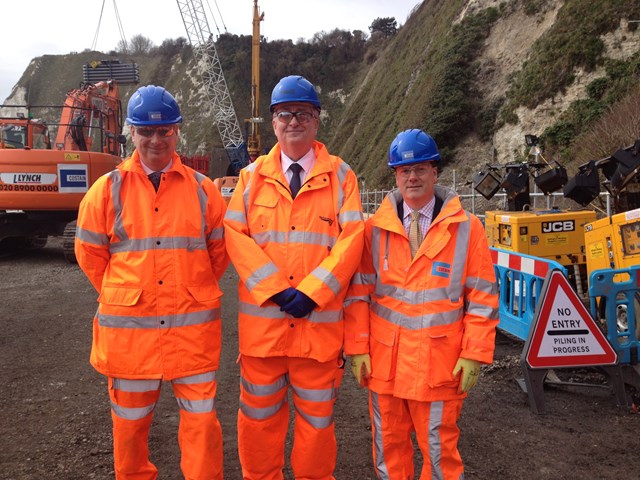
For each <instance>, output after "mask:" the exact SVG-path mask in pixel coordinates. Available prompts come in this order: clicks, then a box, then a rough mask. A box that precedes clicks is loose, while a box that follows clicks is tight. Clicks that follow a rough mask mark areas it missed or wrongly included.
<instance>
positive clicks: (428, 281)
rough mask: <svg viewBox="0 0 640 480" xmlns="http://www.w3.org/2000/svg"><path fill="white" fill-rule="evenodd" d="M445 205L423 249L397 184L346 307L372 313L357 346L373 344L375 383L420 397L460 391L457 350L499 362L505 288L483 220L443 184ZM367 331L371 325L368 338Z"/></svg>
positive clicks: (360, 349)
mask: <svg viewBox="0 0 640 480" xmlns="http://www.w3.org/2000/svg"><path fill="white" fill-rule="evenodd" d="M436 196H438V197H439V198H441V199H442V200H443V202H444V203H443V206H442V210H441V211H440V213H439V214H438V216H437V218H435V219H434V220H433V222H432V224H431V226H430V227H429V230H428V231H427V234H426V237H425V240H424V241H423V242H422V244H421V245H420V249H419V250H418V252H417V254H416V256H415V258H413V259H411V253H410V249H409V239H408V237H407V234H406V231H405V229H404V227H403V225H402V222H401V220H400V219H399V218H398V213H397V205H398V202H401V201H402V197H401V195H400V192H399V191H398V190H394V191H393V192H391V193H390V194H389V195H388V196H387V197H386V198H385V200H384V202H383V203H382V205H381V206H380V208H379V209H378V211H377V212H376V213H375V215H373V216H372V217H371V218H370V219H369V220H368V221H367V224H366V229H365V253H364V255H363V260H362V263H361V266H360V267H359V269H358V272H357V273H356V274H355V275H354V277H353V280H352V284H351V286H350V289H349V294H348V296H347V298H346V300H345V304H346V305H347V306H346V309H345V317H346V319H347V320H349V319H351V318H353V319H357V318H368V319H369V322H370V323H369V328H368V329H367V328H365V329H362V330H360V331H356V332H353V336H354V337H357V338H359V339H361V342H360V344H359V345H356V346H354V347H353V348H352V349H353V353H366V351H367V350H369V352H370V354H371V361H372V366H371V368H372V377H371V379H370V381H369V387H370V388H371V390H372V391H375V392H378V393H384V394H392V395H395V396H397V397H401V398H407V399H411V400H419V401H435V400H447V399H451V398H457V397H460V395H458V393H457V386H458V378H455V379H454V378H453V375H452V371H453V368H454V366H455V364H456V361H457V360H458V358H459V357H463V358H467V359H471V360H477V361H479V362H481V363H491V361H492V359H493V351H494V340H495V327H496V324H497V322H498V321H497V313H498V312H497V307H498V296H497V289H496V284H495V276H494V270H493V264H492V261H491V256H490V253H489V248H488V245H487V240H486V237H485V233H484V229H483V227H482V224H481V223H480V220H478V218H477V217H475V216H473V215H471V214H469V213H467V212H465V211H464V210H463V209H462V206H461V204H460V200H459V197H458V196H457V195H456V194H455V192H453V191H452V190H450V189H448V188H444V187H441V186H436ZM367 333H369V334H370V338H369V339H368V340H369V341H368V342H367V341H366V340H362V339H366V338H367Z"/></svg>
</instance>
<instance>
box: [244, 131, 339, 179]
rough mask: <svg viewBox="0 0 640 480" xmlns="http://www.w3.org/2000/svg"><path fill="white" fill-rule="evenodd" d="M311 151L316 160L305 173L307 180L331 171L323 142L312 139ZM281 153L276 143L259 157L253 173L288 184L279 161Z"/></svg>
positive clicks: (278, 144) (327, 153)
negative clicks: (264, 154)
mask: <svg viewBox="0 0 640 480" xmlns="http://www.w3.org/2000/svg"><path fill="white" fill-rule="evenodd" d="M313 152H314V154H315V156H316V161H315V163H314V165H313V168H312V169H311V171H310V172H309V173H308V174H307V180H308V179H310V178H311V177H314V176H316V175H320V174H322V173H326V172H330V171H331V161H330V159H329V152H328V151H327V148H326V147H325V146H324V144H322V143H320V142H318V141H317V140H314V142H313ZM281 153H282V150H281V148H280V143H276V144H275V146H274V147H273V148H272V149H271V151H270V152H269V153H268V154H267V155H266V156H264V157H261V160H258V161H256V163H257V165H256V170H255V173H256V174H259V175H263V176H265V177H271V178H274V179H276V180H278V181H279V182H280V183H282V184H283V185H286V184H288V182H287V180H286V178H285V176H284V173H283V172H282V163H281V162H280V154H281Z"/></svg>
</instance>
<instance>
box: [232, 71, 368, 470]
mask: <svg viewBox="0 0 640 480" xmlns="http://www.w3.org/2000/svg"><path fill="white" fill-rule="evenodd" d="M271 112H272V114H273V119H272V125H273V129H274V132H275V134H276V137H277V139H278V143H277V144H276V145H275V147H273V149H272V150H271V151H270V152H269V153H268V154H267V155H264V156H261V157H259V158H258V159H257V160H256V161H255V162H254V163H252V164H251V165H249V166H248V167H245V168H244V169H243V170H242V171H241V172H240V179H239V181H238V185H237V187H236V189H235V191H234V194H233V196H232V198H231V201H230V202H229V207H228V209H227V214H226V217H225V221H224V224H225V237H226V241H227V249H228V251H229V255H230V256H231V259H232V262H233V264H234V265H235V267H236V270H237V271H238V275H239V277H240V284H239V297H240V305H239V336H240V374H241V385H240V411H239V412H238V450H239V454H240V462H241V464H242V472H243V478H245V479H251V480H258V479H261V480H267V479H269V480H270V479H281V478H283V473H282V469H283V466H284V444H285V437H286V435H287V429H288V422H289V407H288V401H287V398H288V391H289V387H291V389H292V391H293V402H294V405H295V428H294V440H293V451H292V454H291V465H292V468H293V472H294V475H295V477H296V478H314V479H318V480H322V479H331V478H333V470H334V469H335V462H336V440H335V433H334V424H333V407H334V403H335V399H336V394H337V391H338V388H339V386H340V381H341V380H342V373H343V370H342V368H341V367H342V364H343V361H342V351H343V344H344V345H345V346H346V344H347V341H345V340H343V337H344V336H345V328H346V326H345V322H344V320H343V315H342V306H343V305H342V302H343V299H344V296H345V293H346V289H347V287H348V285H349V280H350V279H351V276H352V275H353V273H354V272H355V270H356V268H357V266H358V263H359V261H360V255H361V254H362V248H363V244H364V240H363V231H364V223H363V219H362V209H361V205H360V194H359V192H358V183H357V178H356V175H355V174H354V173H353V171H352V170H351V168H349V166H348V165H347V164H346V163H345V162H343V161H342V160H341V159H340V158H338V157H336V156H333V155H330V154H329V152H328V151H327V149H326V148H325V146H324V145H323V144H322V143H320V142H318V141H316V140H315V135H316V132H317V130H318V125H319V119H318V115H319V113H320V101H319V99H318V95H317V93H316V90H315V88H314V86H313V85H312V84H311V83H310V82H309V81H308V80H306V79H305V78H303V77H300V76H288V77H285V78H283V79H281V80H280V82H279V83H278V84H277V85H276V87H275V88H274V90H273V93H272V95H271ZM347 353H349V352H348V350H347Z"/></svg>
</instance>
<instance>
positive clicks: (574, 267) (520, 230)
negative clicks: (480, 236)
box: [473, 135, 596, 297]
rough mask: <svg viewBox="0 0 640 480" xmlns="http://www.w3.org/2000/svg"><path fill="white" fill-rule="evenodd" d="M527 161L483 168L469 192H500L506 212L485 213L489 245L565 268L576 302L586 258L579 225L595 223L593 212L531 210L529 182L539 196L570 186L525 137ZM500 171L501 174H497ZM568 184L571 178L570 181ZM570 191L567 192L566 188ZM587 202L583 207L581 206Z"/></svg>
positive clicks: (583, 280)
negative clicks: (528, 155) (545, 260)
mask: <svg viewBox="0 0 640 480" xmlns="http://www.w3.org/2000/svg"><path fill="white" fill-rule="evenodd" d="M525 139H526V143H527V146H528V147H529V153H530V156H531V157H533V159H532V160H531V161H527V162H524V163H510V164H507V165H488V166H487V168H485V169H484V170H483V171H481V172H480V173H478V174H477V175H475V177H474V179H473V183H474V188H475V190H476V191H478V192H479V193H480V194H482V195H483V196H484V197H485V198H486V199H491V198H492V197H493V196H494V195H495V193H496V192H498V190H500V189H504V191H505V192H506V194H507V209H506V210H488V211H487V212H485V213H486V217H485V231H486V235H487V240H488V242H489V245H490V246H492V247H495V248H500V249H503V250H509V251H513V252H518V253H522V254H526V255H531V256H534V257H539V258H544V259H547V260H553V261H556V262H558V263H559V264H561V265H562V266H564V267H566V268H567V272H568V274H569V280H570V282H571V283H572V285H573V286H574V288H575V289H576V291H577V292H578V294H579V295H580V296H581V297H585V296H586V289H587V259H586V253H585V243H584V226H585V225H586V224H588V223H590V222H593V221H595V220H596V212H595V210H588V209H578V210H569V209H560V208H557V207H555V206H554V207H551V208H544V209H539V208H537V209H533V208H531V207H530V206H531V200H530V188H529V179H530V175H531V174H533V175H534V182H535V184H536V186H537V187H538V188H539V189H540V190H541V191H542V192H544V193H545V194H550V193H552V192H554V191H556V190H559V189H561V188H563V187H565V186H566V187H570V185H571V182H568V178H567V171H566V169H565V168H564V167H563V166H561V165H559V164H558V163H557V162H554V164H553V165H552V164H550V163H548V162H547V161H546V160H545V159H544V157H543V156H542V150H541V148H540V146H539V145H538V143H539V141H538V138H537V137H535V136H533V135H527V136H526V137H525ZM500 170H504V171H505V173H504V174H503V175H502V174H501V172H500ZM572 181H573V179H572ZM570 188H571V187H570ZM587 203H588V202H587Z"/></svg>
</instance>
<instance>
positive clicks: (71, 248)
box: [62, 220, 78, 263]
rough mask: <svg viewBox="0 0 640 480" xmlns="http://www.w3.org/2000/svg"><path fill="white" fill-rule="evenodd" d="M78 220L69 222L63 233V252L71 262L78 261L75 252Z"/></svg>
mask: <svg viewBox="0 0 640 480" xmlns="http://www.w3.org/2000/svg"><path fill="white" fill-rule="evenodd" d="M75 241H76V221H75V220H74V221H73V222H69V223H67V226H66V227H64V233H63V234H62V253H63V254H64V258H65V259H66V260H67V262H69V263H78V260H77V259H76V252H75Z"/></svg>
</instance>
